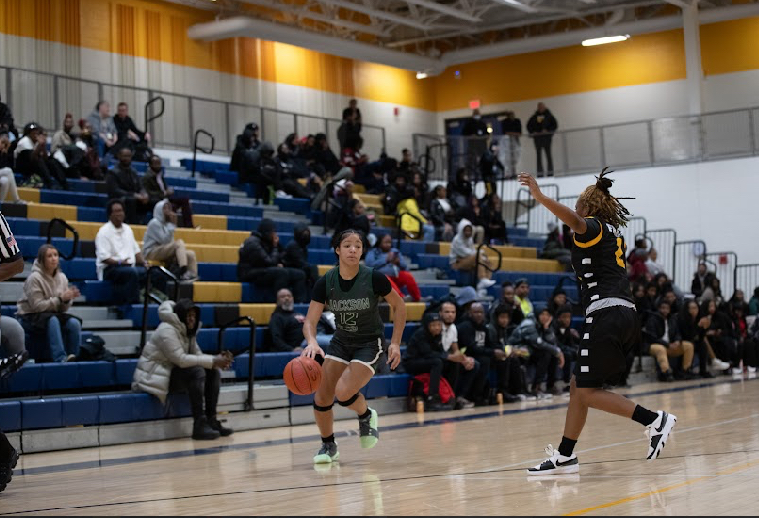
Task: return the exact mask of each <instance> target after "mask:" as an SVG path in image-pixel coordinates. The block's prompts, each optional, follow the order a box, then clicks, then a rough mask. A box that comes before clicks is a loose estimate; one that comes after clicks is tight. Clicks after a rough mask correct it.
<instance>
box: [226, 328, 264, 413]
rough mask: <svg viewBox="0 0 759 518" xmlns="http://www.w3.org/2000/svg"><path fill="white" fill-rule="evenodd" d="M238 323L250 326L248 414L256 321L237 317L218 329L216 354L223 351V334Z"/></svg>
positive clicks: (250, 407) (251, 400) (246, 400)
mask: <svg viewBox="0 0 759 518" xmlns="http://www.w3.org/2000/svg"><path fill="white" fill-rule="evenodd" d="M240 322H248V324H249V325H250V342H249V344H248V397H247V398H246V399H245V407H244V408H245V411H246V412H249V411H250V410H253V381H254V380H255V371H254V370H253V366H254V365H255V358H256V321H255V320H253V319H252V318H250V317H249V316H241V317H237V318H235V319H234V320H231V321H229V322H227V323H226V324H224V325H223V326H221V327H220V328H219V336H218V340H217V345H218V349H217V354H221V352H222V351H223V350H224V332H225V331H226V330H227V329H228V328H230V327H232V326H235V325H237V324H239V323H240Z"/></svg>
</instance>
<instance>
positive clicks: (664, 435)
mask: <svg viewBox="0 0 759 518" xmlns="http://www.w3.org/2000/svg"><path fill="white" fill-rule="evenodd" d="M669 417H671V419H667V424H665V425H664V429H663V430H662V432H661V439H660V440H659V443H658V444H657V445H656V448H655V449H654V451H653V454H649V456H648V457H647V460H648V461H652V460H656V459H658V458H659V455H661V451H662V450H663V449H664V446H666V445H667V441H668V440H669V436H670V434H671V433H672V429H673V428H674V427H675V425H676V424H677V417H676V416H675V415H673V414H669ZM650 441H651V438H650V437H649V445H650ZM649 447H650V446H649Z"/></svg>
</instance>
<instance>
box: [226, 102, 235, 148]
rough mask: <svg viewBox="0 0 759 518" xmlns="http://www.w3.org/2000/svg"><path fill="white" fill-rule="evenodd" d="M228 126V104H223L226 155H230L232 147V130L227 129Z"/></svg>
mask: <svg viewBox="0 0 759 518" xmlns="http://www.w3.org/2000/svg"><path fill="white" fill-rule="evenodd" d="M229 126H230V116H229V103H228V102H225V103H224V135H225V137H226V138H227V153H231V152H232V150H233V149H234V147H232V130H231V129H230V128H229Z"/></svg>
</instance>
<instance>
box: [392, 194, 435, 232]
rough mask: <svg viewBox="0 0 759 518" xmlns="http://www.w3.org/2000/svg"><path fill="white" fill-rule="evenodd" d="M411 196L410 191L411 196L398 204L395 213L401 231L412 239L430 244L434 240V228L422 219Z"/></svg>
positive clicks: (425, 219)
mask: <svg viewBox="0 0 759 518" xmlns="http://www.w3.org/2000/svg"><path fill="white" fill-rule="evenodd" d="M413 194H414V193H413V191H411V196H409V197H407V198H406V199H403V200H401V201H400V202H399V203H398V208H397V213H398V215H399V216H400V218H401V230H403V231H404V232H406V233H407V235H408V236H409V237H411V238H412V239H424V241H426V242H428V243H429V242H432V241H434V240H435V226H434V225H432V224H431V223H429V222H428V221H427V218H425V217H424V214H422V212H421V210H420V209H419V205H418V204H417V203H416V199H415V198H414V196H413Z"/></svg>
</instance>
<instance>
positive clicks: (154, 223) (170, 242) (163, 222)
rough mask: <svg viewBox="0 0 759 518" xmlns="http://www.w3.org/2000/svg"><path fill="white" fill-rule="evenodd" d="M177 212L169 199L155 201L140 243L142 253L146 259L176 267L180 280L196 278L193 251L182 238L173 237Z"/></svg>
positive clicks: (196, 270) (196, 264)
mask: <svg viewBox="0 0 759 518" xmlns="http://www.w3.org/2000/svg"><path fill="white" fill-rule="evenodd" d="M176 228H177V213H176V212H174V210H173V209H172V207H171V203H170V202H169V200H162V201H159V202H158V203H156V206H155V207H154V208H153V219H151V220H150V222H149V223H148V228H147V230H146V232H145V237H144V238H143V245H142V255H143V257H145V259H147V260H148V261H159V262H161V263H163V264H164V265H166V266H167V267H169V268H170V269H172V268H173V266H174V265H176V266H177V267H178V273H179V280H180V281H189V282H192V281H195V280H197V279H198V261H197V259H196V258H195V252H194V251H192V250H187V248H186V247H185V244H184V241H183V240H182V239H174V231H175V230H176Z"/></svg>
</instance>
